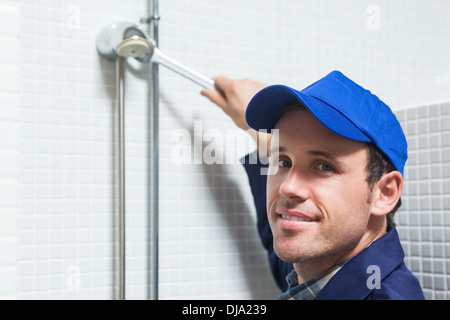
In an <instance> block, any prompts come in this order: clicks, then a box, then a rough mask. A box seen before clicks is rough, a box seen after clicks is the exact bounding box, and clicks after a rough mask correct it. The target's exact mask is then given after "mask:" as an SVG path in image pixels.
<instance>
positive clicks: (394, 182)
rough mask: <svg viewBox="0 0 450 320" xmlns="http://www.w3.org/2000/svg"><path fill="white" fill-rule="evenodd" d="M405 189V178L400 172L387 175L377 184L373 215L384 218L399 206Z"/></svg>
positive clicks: (373, 197)
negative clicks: (398, 203)
mask: <svg viewBox="0 0 450 320" xmlns="http://www.w3.org/2000/svg"><path fill="white" fill-rule="evenodd" d="M402 189H403V177H402V174H401V173H400V172H398V171H392V172H389V173H385V174H384V175H383V176H382V177H381V179H380V180H379V181H378V182H377V183H376V184H375V186H374V188H373V193H372V203H371V209H372V210H371V213H372V214H373V215H376V216H384V215H386V214H388V213H389V212H391V211H392V210H393V209H394V207H395V205H396V204H397V202H398V200H399V199H400V196H401V194H402Z"/></svg>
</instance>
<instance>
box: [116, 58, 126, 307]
mask: <svg viewBox="0 0 450 320" xmlns="http://www.w3.org/2000/svg"><path fill="white" fill-rule="evenodd" d="M124 69H125V68H124V58H122V57H117V59H116V101H117V128H118V135H117V154H118V161H117V162H118V163H117V166H118V170H117V181H118V231H119V232H118V238H119V239H118V240H119V263H118V281H119V283H118V299H119V300H125V260H126V259H125V258H126V256H125V72H124Z"/></svg>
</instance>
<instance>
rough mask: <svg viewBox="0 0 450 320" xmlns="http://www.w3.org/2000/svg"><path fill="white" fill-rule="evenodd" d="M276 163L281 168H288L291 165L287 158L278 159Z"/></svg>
mask: <svg viewBox="0 0 450 320" xmlns="http://www.w3.org/2000/svg"><path fill="white" fill-rule="evenodd" d="M278 165H279V166H280V167H282V168H290V167H292V163H291V162H290V161H288V160H283V159H280V160H279V161H278Z"/></svg>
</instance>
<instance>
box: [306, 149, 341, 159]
mask: <svg viewBox="0 0 450 320" xmlns="http://www.w3.org/2000/svg"><path fill="white" fill-rule="evenodd" d="M308 154H309V155H312V156H319V157H324V158H327V159H330V160H337V157H336V156H335V155H333V154H332V153H330V152H326V151H319V150H310V151H308Z"/></svg>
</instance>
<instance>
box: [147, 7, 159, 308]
mask: <svg viewBox="0 0 450 320" xmlns="http://www.w3.org/2000/svg"><path fill="white" fill-rule="evenodd" d="M151 3H152V6H151V12H150V16H149V17H150V18H149V22H150V26H151V36H152V38H153V40H154V41H155V44H156V46H158V44H159V1H158V0H151ZM149 7H150V6H149ZM151 94H152V96H153V101H152V102H153V107H152V108H150V109H151V118H152V119H153V122H152V123H153V128H152V130H151V137H150V140H151V145H152V155H153V157H152V170H151V172H152V175H151V178H150V179H151V183H150V185H151V186H153V188H151V189H152V190H151V191H150V192H151V196H150V199H151V201H152V210H151V212H152V213H151V215H152V223H151V228H152V235H151V242H152V250H151V251H152V254H151V255H150V256H151V257H152V256H153V258H151V261H152V263H151V268H150V269H151V270H150V274H151V275H152V276H151V279H152V280H151V281H150V287H151V288H152V290H151V299H152V300H158V298H159V288H158V287H159V286H158V283H159V259H158V257H159V188H158V186H159V66H158V64H156V63H153V64H152V92H151Z"/></svg>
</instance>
